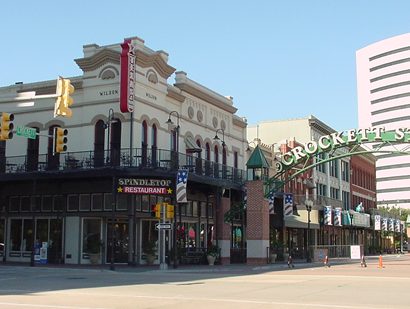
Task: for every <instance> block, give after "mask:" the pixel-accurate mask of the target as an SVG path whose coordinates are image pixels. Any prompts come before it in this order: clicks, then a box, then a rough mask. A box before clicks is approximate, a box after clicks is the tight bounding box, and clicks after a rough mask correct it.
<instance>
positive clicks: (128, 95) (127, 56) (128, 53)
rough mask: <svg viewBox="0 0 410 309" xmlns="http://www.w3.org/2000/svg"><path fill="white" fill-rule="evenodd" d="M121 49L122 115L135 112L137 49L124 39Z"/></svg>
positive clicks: (129, 40) (128, 40)
mask: <svg viewBox="0 0 410 309" xmlns="http://www.w3.org/2000/svg"><path fill="white" fill-rule="evenodd" d="M121 48H122V51H121V57H120V62H121V74H120V110H121V112H122V113H131V112H133V111H134V97H135V92H134V91H135V73H136V67H135V66H136V62H135V47H134V45H132V42H131V39H124V43H122V44H121Z"/></svg>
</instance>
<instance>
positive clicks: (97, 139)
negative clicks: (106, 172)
mask: <svg viewBox="0 0 410 309" xmlns="http://www.w3.org/2000/svg"><path fill="white" fill-rule="evenodd" d="M105 129H106V125H105V122H104V121H103V120H98V121H97V123H96V124H95V126H94V166H103V165H104V147H105ZM91 164H92V162H90V165H91Z"/></svg>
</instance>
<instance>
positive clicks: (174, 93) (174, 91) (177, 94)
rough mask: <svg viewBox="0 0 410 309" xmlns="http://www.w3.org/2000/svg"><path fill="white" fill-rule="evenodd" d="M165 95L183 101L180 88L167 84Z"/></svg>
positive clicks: (183, 97)
mask: <svg viewBox="0 0 410 309" xmlns="http://www.w3.org/2000/svg"><path fill="white" fill-rule="evenodd" d="M167 86H168V87H167V97H170V98H172V99H174V100H177V101H178V102H181V103H182V102H184V101H185V96H184V95H182V94H181V90H180V89H178V88H175V87H174V86H170V85H167Z"/></svg>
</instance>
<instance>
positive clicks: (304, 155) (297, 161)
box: [268, 127, 410, 186]
mask: <svg viewBox="0 0 410 309" xmlns="http://www.w3.org/2000/svg"><path fill="white" fill-rule="evenodd" d="M409 142H410V128H397V129H395V130H385V128H383V127H371V128H365V129H351V130H348V131H341V132H334V133H331V134H327V135H323V136H321V137H319V139H317V140H311V141H309V142H307V143H305V144H303V145H302V146H296V147H295V148H293V149H291V150H290V151H289V152H286V153H285V154H283V155H282V156H281V157H280V159H279V160H276V162H275V167H276V174H275V175H274V176H273V177H272V178H270V179H269V181H268V183H269V184H272V183H276V184H278V183H280V185H283V184H284V182H283V181H279V182H278V180H279V179H280V178H281V176H282V175H283V173H284V172H286V171H289V170H291V169H294V171H295V173H293V174H291V175H290V176H289V177H288V178H287V179H286V182H287V181H290V180H292V179H293V178H295V177H296V176H297V175H299V174H301V173H303V172H305V171H306V170H308V169H310V168H313V167H315V166H317V165H319V164H323V163H326V162H328V161H332V160H336V159H340V158H343V157H347V156H353V155H359V154H365V153H376V152H378V153H397V154H402V155H410V151H407V150H408V149H409V148H410V146H408V147H405V148H403V149H400V150H399V149H393V150H392V149H389V150H384V149H383V148H384V147H386V146H393V145H394V144H403V143H409ZM366 143H373V145H372V148H371V149H364V148H360V146H361V145H363V144H366ZM342 147H347V149H348V150H349V151H348V152H347V153H343V154H340V155H338V156H332V157H331V158H328V159H318V160H316V162H313V163H312V164H310V165H308V164H309V159H310V158H312V157H316V156H317V155H318V154H320V153H323V152H330V151H333V150H335V149H338V148H342ZM303 163H304V166H303V167H302V168H300V166H301V165H302V164H303ZM310 163H311V162H310ZM297 167H298V168H297ZM276 186H277V185H276Z"/></svg>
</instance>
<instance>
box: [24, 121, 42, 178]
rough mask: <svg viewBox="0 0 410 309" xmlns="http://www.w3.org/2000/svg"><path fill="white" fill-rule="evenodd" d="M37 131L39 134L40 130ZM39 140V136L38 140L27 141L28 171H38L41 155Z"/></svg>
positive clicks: (29, 139)
mask: <svg viewBox="0 0 410 309" xmlns="http://www.w3.org/2000/svg"><path fill="white" fill-rule="evenodd" d="M33 129H36V132H37V133H39V132H40V129H39V128H35V127H34V128H33ZM39 141H40V140H39V138H38V135H37V136H36V139H31V138H28V139H27V171H36V170H37V167H38V155H39Z"/></svg>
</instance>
